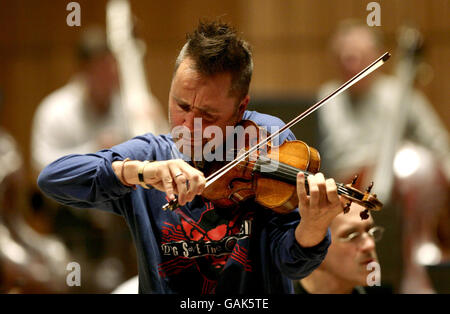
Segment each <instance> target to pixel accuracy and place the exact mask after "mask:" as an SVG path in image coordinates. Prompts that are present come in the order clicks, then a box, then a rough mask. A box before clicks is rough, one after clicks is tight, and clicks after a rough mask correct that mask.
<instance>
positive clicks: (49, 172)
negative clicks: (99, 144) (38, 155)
mask: <svg viewBox="0 0 450 314" xmlns="http://www.w3.org/2000/svg"><path fill="white" fill-rule="evenodd" d="M157 146H158V145H157V142H155V141H152V136H139V137H136V138H134V139H132V140H130V141H127V142H125V143H122V144H119V145H117V146H114V147H113V148H111V149H106V150H101V151H98V152H96V153H93V154H85V155H80V154H71V155H67V156H64V157H61V158H59V159H57V160H56V161H54V162H52V163H51V164H49V165H48V166H47V167H45V168H44V169H43V170H42V172H41V173H40V174H39V177H38V181H37V183H38V186H39V188H40V189H41V190H42V191H43V193H44V194H46V195H47V196H48V197H50V198H52V199H54V200H56V201H57V202H59V203H62V204H65V205H68V206H73V207H79V208H98V209H102V210H106V211H112V212H114V213H116V214H122V212H123V210H124V207H125V206H124V199H123V198H124V196H125V195H127V194H128V193H129V192H130V191H131V190H132V189H131V188H130V187H126V186H124V185H123V184H122V183H121V182H120V180H119V179H118V178H117V176H116V175H115V173H114V171H113V169H112V163H113V162H114V161H116V160H123V159H125V158H127V157H129V158H130V159H134V160H154V159H155V150H157V149H158V147H157Z"/></svg>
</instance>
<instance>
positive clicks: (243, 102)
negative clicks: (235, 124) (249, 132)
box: [237, 94, 250, 121]
mask: <svg viewBox="0 0 450 314" xmlns="http://www.w3.org/2000/svg"><path fill="white" fill-rule="evenodd" d="M249 102H250V95H248V94H247V96H245V97H244V99H242V100H241V102H240V103H239V105H238V108H237V115H238V118H239V120H238V121H241V120H242V117H243V116H244V112H245V110H247V105H248V103H249Z"/></svg>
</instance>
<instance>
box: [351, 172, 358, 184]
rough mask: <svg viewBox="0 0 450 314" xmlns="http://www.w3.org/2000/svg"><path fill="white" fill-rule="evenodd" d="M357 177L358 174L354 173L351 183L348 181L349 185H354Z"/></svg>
mask: <svg viewBox="0 0 450 314" xmlns="http://www.w3.org/2000/svg"><path fill="white" fill-rule="evenodd" d="M358 177H359V175H358V174H356V175H355V177H354V178H353V180H352V183H350V185H351V186H353V185H355V183H356V180H358Z"/></svg>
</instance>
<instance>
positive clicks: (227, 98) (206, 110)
mask: <svg viewBox="0 0 450 314" xmlns="http://www.w3.org/2000/svg"><path fill="white" fill-rule="evenodd" d="M230 87H231V74H229V73H221V74H217V75H214V76H211V77H205V76H202V75H201V74H199V73H198V72H197V71H195V70H194V69H193V61H192V60H191V59H190V58H185V59H184V60H183V61H182V62H181V64H180V66H179V67H178V69H177V72H176V73H175V76H174V78H173V80H172V85H171V88H170V92H169V119H170V124H171V127H172V130H173V129H174V128H175V127H180V126H182V127H185V128H186V130H189V132H190V134H191V136H190V139H189V140H188V139H186V138H183V136H179V137H178V138H176V137H174V141H175V142H178V141H181V142H178V144H179V147H180V146H181V148H182V147H183V146H185V145H187V146H190V147H191V152H193V151H194V147H195V146H201V147H203V146H204V145H205V143H206V142H208V141H209V139H208V138H203V137H202V138H197V136H195V138H194V119H195V118H201V133H202V134H203V131H204V129H205V128H207V127H210V126H216V127H218V128H220V129H221V131H222V134H223V135H224V137H225V135H226V127H227V126H234V125H236V123H237V122H239V121H240V120H241V119H242V116H243V114H244V111H245V108H246V106H247V103H248V101H249V96H246V97H245V98H244V99H243V100H242V101H241V102H240V103H238V99H237V98H236V97H235V96H231V95H230V94H229V91H230ZM196 121H197V123H198V121H200V120H196ZM197 128H198V127H197ZM223 139H224V138H223ZM185 147H186V146H185ZM181 151H182V149H181Z"/></svg>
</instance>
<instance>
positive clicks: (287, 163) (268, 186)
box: [202, 120, 383, 219]
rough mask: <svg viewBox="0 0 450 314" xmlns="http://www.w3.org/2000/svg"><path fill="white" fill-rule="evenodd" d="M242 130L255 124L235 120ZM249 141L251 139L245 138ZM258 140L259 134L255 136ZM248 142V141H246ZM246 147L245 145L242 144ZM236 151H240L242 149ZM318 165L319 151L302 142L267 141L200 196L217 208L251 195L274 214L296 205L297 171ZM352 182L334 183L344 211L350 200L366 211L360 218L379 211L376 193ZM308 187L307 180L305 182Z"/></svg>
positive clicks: (217, 164) (207, 170) (313, 169)
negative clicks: (271, 142)
mask: <svg viewBox="0 0 450 314" xmlns="http://www.w3.org/2000/svg"><path fill="white" fill-rule="evenodd" d="M239 125H241V126H243V127H244V129H249V128H250V129H251V128H255V129H258V130H260V128H259V126H258V125H256V123H254V122H253V121H250V120H243V121H241V122H240V123H239ZM247 134H264V132H247ZM248 140H249V142H250V143H251V142H252V141H253V142H254V141H255V139H254V138H251V137H249V139H248ZM256 140H258V141H259V136H258V137H257V138H256ZM247 145H248V144H247ZM245 149H246V150H248V147H245ZM236 151H243V148H241V149H237V150H236ZM221 164H222V163H220V162H214V163H211V165H210V166H209V167H208V165H207V167H206V168H205V173H211V172H213V171H214V170H216V169H217V168H221V166H222V165H221ZM319 168H320V154H319V152H318V151H317V150H316V149H315V148H313V147H311V146H308V144H306V143H305V142H303V141H299V140H296V141H285V142H284V143H283V144H282V145H280V146H277V147H272V145H271V144H270V143H268V144H267V145H266V146H265V147H262V148H261V149H260V150H258V151H257V153H256V154H255V155H251V156H249V157H248V158H246V159H244V160H243V161H241V162H240V163H239V164H238V165H237V166H235V167H233V168H232V169H231V170H230V171H229V172H227V173H226V174H225V175H224V176H222V177H221V178H220V179H218V180H217V181H215V182H214V184H212V185H210V186H208V187H207V188H206V189H205V190H204V191H203V193H202V196H204V197H205V198H207V199H208V200H210V201H211V202H213V204H215V205H216V206H218V207H231V206H233V205H237V204H239V203H240V202H243V201H245V200H247V199H250V198H254V199H255V201H256V203H258V204H260V205H262V206H263V207H265V208H268V209H271V210H273V211H275V212H277V213H281V214H284V213H289V212H291V211H292V210H294V209H295V208H297V205H298V197H297V188H296V183H297V173H298V172H303V173H304V174H305V178H307V177H308V176H309V175H311V174H314V173H317V172H318V171H319ZM355 182H356V178H355V179H354V180H353V182H352V183H350V184H347V185H344V184H342V183H337V184H336V185H337V192H338V194H339V195H342V196H343V197H344V198H346V199H348V201H349V202H347V204H346V206H345V208H344V212H347V211H348V210H349V208H350V205H351V203H352V202H356V203H358V204H360V205H362V206H363V207H364V208H366V210H364V211H363V212H361V213H360V216H361V218H362V219H367V218H368V210H376V211H378V210H381V208H382V206H383V204H382V203H381V202H380V201H378V200H377V198H376V195H372V194H370V190H371V188H372V186H369V188H368V189H367V191H366V192H360V191H359V190H357V189H355V188H353V187H352V185H353V184H354V183H355ZM305 187H306V189H307V190H308V182H307V181H305Z"/></svg>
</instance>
